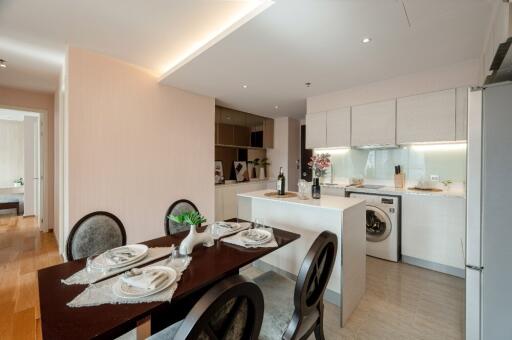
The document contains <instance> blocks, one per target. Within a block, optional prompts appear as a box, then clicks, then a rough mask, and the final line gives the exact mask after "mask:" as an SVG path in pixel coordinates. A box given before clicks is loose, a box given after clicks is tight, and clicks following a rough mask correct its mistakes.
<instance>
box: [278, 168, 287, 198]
mask: <svg viewBox="0 0 512 340" xmlns="http://www.w3.org/2000/svg"><path fill="white" fill-rule="evenodd" d="M285 183H286V178H285V177H284V173H283V167H280V168H279V176H277V194H278V195H284V194H285V190H284V188H285V187H286V185H285Z"/></svg>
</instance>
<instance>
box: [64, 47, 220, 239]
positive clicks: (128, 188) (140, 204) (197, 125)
mask: <svg viewBox="0 0 512 340" xmlns="http://www.w3.org/2000/svg"><path fill="white" fill-rule="evenodd" d="M67 78H68V83H67V89H66V91H67V96H68V97H67V117H68V136H69V137H68V138H69V140H68V143H67V144H68V145H67V146H68V153H67V157H68V160H67V166H68V177H69V178H68V188H67V191H68V193H69V199H68V203H69V223H68V226H67V228H68V229H69V227H70V226H73V225H74V223H75V222H76V221H77V220H78V219H79V218H81V217H82V216H84V215H85V214H87V213H89V212H92V211H95V210H106V211H110V212H112V213H113V214H115V215H117V216H118V217H119V218H120V219H121V221H122V222H123V224H124V225H125V227H126V231H127V235H128V242H138V241H143V240H147V239H150V238H154V237H158V236H163V235H164V214H165V212H166V210H167V208H168V206H169V205H170V204H171V203H172V202H173V201H175V200H177V199H180V198H187V199H190V200H192V201H193V202H194V203H196V204H197V206H198V208H199V209H200V211H201V212H202V213H203V214H204V215H206V216H207V218H208V220H209V221H213V219H214V176H213V164H214V118H215V102H214V99H213V98H210V97H204V96H200V95H195V94H192V93H189V92H186V91H182V90H179V89H176V88H172V87H166V86H160V85H159V84H158V82H157V79H156V78H154V77H153V76H152V75H150V74H149V73H147V72H145V71H144V70H141V69H139V68H136V67H134V66H131V65H129V64H126V63H124V62H121V61H119V60H115V59H112V58H109V57H106V56H102V55H99V54H95V53H92V52H89V51H85V50H81V49H77V48H69V50H68V56H67ZM67 232H69V230H66V233H67Z"/></svg>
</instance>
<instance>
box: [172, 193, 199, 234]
mask: <svg viewBox="0 0 512 340" xmlns="http://www.w3.org/2000/svg"><path fill="white" fill-rule="evenodd" d="M187 211H199V210H198V209H197V207H196V205H195V204H194V203H192V202H191V201H189V200H186V199H181V200H177V201H176V202H174V203H173V204H171V206H170V207H169V209H167V213H166V214H165V222H164V223H165V235H167V236H169V235H174V234H176V233H179V232H181V231H185V230H189V229H190V226H188V225H185V224H180V223H176V222H174V221H171V220H170V219H169V215H171V214H172V215H180V214H183V213H184V212H187Z"/></svg>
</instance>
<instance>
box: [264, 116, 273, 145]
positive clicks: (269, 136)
mask: <svg viewBox="0 0 512 340" xmlns="http://www.w3.org/2000/svg"><path fill="white" fill-rule="evenodd" d="M263 147H264V148H273V147H274V120H273V119H272V118H265V119H264V120H263Z"/></svg>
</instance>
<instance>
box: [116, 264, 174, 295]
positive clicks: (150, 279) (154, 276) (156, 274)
mask: <svg viewBox="0 0 512 340" xmlns="http://www.w3.org/2000/svg"><path fill="white" fill-rule="evenodd" d="M168 278H169V275H168V274H167V273H166V272H162V271H158V270H143V269H139V268H133V269H131V270H129V271H127V272H126V273H124V274H123V275H122V276H121V280H122V281H123V282H125V283H127V284H129V285H130V286H133V287H137V288H142V289H148V290H150V289H155V288H157V287H159V286H160V285H161V284H162V283H163V282H165V280H167V279H168Z"/></svg>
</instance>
